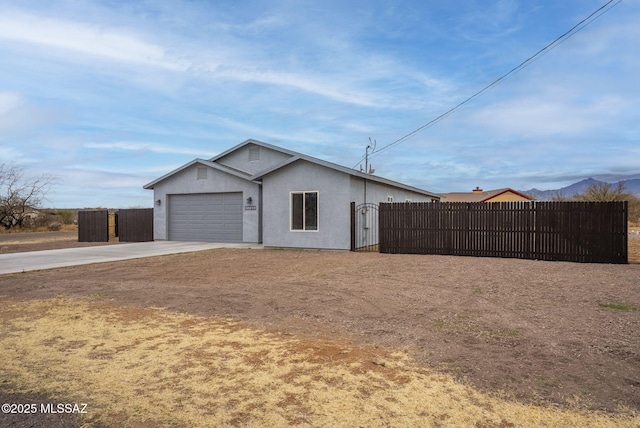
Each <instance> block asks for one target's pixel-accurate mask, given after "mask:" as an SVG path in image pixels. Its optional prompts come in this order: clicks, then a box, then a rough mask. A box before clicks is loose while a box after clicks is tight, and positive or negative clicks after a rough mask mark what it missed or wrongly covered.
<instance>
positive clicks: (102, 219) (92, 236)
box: [78, 210, 109, 242]
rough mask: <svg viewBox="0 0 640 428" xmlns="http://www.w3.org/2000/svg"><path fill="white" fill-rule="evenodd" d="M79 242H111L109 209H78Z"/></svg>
mask: <svg viewBox="0 0 640 428" xmlns="http://www.w3.org/2000/svg"><path fill="white" fill-rule="evenodd" d="M78 242H109V211H108V210H92V211H78Z"/></svg>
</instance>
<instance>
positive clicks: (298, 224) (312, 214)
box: [291, 192, 318, 231]
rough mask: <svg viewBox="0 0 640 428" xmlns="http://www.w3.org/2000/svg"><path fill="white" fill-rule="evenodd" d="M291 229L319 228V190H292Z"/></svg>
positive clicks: (312, 229) (306, 229) (315, 229)
mask: <svg viewBox="0 0 640 428" xmlns="http://www.w3.org/2000/svg"><path fill="white" fill-rule="evenodd" d="M291 230H303V231H317V230H318V192H291Z"/></svg>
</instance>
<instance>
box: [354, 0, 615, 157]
mask: <svg viewBox="0 0 640 428" xmlns="http://www.w3.org/2000/svg"><path fill="white" fill-rule="evenodd" d="M621 2H622V0H617V1H616V0H609V1H608V2H607V3H605V4H604V5H602V6H600V7H599V8H598V9H596V10H595V11H594V12H593V13H591V14H590V15H589V16H587V17H586V18H584V19H583V20H582V21H580V22H578V23H577V24H576V25H574V26H573V27H571V28H570V29H569V30H568V31H566V32H565V33H564V34H562V35H560V36H558V37H556V39H555V40H553V41H552V42H550V43H548V44H547V45H546V46H545V47H543V48H542V49H540V50H539V51H537V52H536V53H535V54H533V55H531V56H530V57H529V58H527V59H525V60H524V61H522V62H521V63H520V64H518V65H517V66H516V67H514V68H512V69H511V70H510V71H509V72H507V73H505V74H503V75H502V76H500V77H499V78H497V79H496V80H494V81H493V82H491V83H489V84H488V85H486V86H485V87H483V88H482V89H480V90H479V91H478V92H476V93H475V94H473V95H471V96H470V97H468V98H466V99H465V100H464V101H462V102H460V103H458V104H457V105H456V106H454V107H452V108H450V109H449V110H447V111H446V112H444V113H442V114H441V115H439V116H437V117H436V118H434V119H432V120H430V121H429V122H427V123H426V124H424V125H422V126H420V127H419V128H416V129H415V130H413V131H411V132H409V133H408V134H406V135H404V136H402V137H400V138H398V139H397V140H395V141H393V142H391V143H389V144H387V145H386V146H383V147H381V148H379V149H377V150H375V151H373V152H371V154H370V156H374V155H376V154H377V153H380V152H382V151H383V150H386V149H388V148H390V147H393V146H395V145H398V144H400V143H402V142H403V141H405V140H407V139H408V138H410V137H412V136H414V135H415V134H417V133H418V132H420V131H422V130H424V129H426V128H429V127H431V126H432V125H434V124H436V123H437V122H439V121H441V120H442V119H444V118H446V117H447V116H449V115H450V114H452V113H453V112H455V111H456V110H458V109H459V108H460V107H462V106H463V105H465V104H467V103H469V102H470V101H472V100H474V99H475V98H477V97H479V96H480V95H482V94H483V93H484V92H486V91H488V90H489V89H491V88H492V87H494V86H496V85H497V84H499V83H500V82H502V81H503V80H504V79H506V78H507V77H509V76H510V75H511V74H514V73H516V72H518V71H520V70H522V69H523V68H525V67H527V66H529V65H531V64H532V63H533V62H535V61H536V60H538V59H539V57H541V56H542V55H544V54H546V53H548V52H549V51H551V50H552V49H554V48H556V47H557V46H559V45H560V44H562V43H564V42H565V41H567V40H568V39H569V38H571V37H572V36H573V35H575V34H576V33H577V32H578V31H580V30H582V29H583V28H585V27H586V26H588V25H589V24H591V23H592V22H594V21H595V20H596V19H598V18H599V17H600V16H602V15H604V14H605V13H607V12H608V11H610V10H611V9H613V8H614V7H615V6H617V5H618V4H620V3H621ZM612 3H613V4H612ZM592 18H593V19H592ZM364 159H365V156H363V157H362V159H360V160H359V161H358V163H357V164H356V165H355V166H354V168H355V167H356V166H357V165H358V164H360V163H361V162H362V160H364Z"/></svg>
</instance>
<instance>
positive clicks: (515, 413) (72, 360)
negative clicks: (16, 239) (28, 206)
mask: <svg viewBox="0 0 640 428" xmlns="http://www.w3.org/2000/svg"><path fill="white" fill-rule="evenodd" d="M3 303H4V304H3V305H2V308H1V309H0V320H1V321H2V323H1V325H2V327H1V328H0V354H1V355H2V356H3V362H4V364H2V366H0V384H3V385H4V387H3V388H4V389H5V390H6V389H7V388H9V386H8V385H10V387H11V388H12V390H13V391H15V392H36V393H42V394H46V395H48V396H50V397H54V398H59V399H61V398H64V399H67V400H76V401H78V402H86V403H88V411H89V414H88V415H87V417H86V422H88V423H89V424H91V423H94V422H102V423H106V424H108V425H110V426H135V425H138V424H150V425H153V426H192V427H200V426H201V427H208V426H274V427H277V426H292V425H312V426H387V425H389V424H392V425H394V426H491V427H495V426H503V427H511V426H528V427H535V426H576V427H577V426H580V427H588V426H593V427H596V426H597V427H607V426H611V427H614V426H615V427H625V426H628V427H636V426H638V424H639V423H640V418H639V417H633V416H631V417H619V418H612V417H609V416H607V415H603V414H596V413H587V412H582V411H578V410H570V411H560V410H558V409H550V408H543V407H535V406H525V405H522V404H519V403H516V402H512V401H508V400H502V399H497V398H495V397H489V396H487V395H483V394H480V393H478V392H476V391H474V390H473V389H471V388H469V387H467V386H464V385H461V384H458V383H455V382H454V381H453V380H452V378H451V377H449V376H446V375H442V374H438V373H434V372H431V371H428V370H425V369H422V368H418V367H416V366H414V365H413V364H412V362H411V360H410V359H409V358H408V357H407V356H406V355H405V353H403V352H401V351H393V350H385V349H381V348H373V347H370V348H369V347H361V346H356V345H354V344H353V343H349V342H346V341H336V340H329V339H316V338H308V337H307V338H305V337H296V336H287V335H282V334H275V333H268V332H265V331H260V330H257V329H254V328H249V327H247V326H246V325H243V324H240V323H237V322H234V321H233V320H228V319H227V320H224V319H214V318H199V317H193V316H187V315H181V314H175V313H167V312H165V311H163V310H161V309H157V308H147V309H135V308H123V307H120V306H115V305H112V304H108V303H105V302H96V301H92V300H89V299H85V300H77V299H75V300H73V299H66V298H57V299H51V300H44V301H31V302H15V301H5V302H3Z"/></svg>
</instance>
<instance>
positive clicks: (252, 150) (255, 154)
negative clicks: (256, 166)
mask: <svg viewBox="0 0 640 428" xmlns="http://www.w3.org/2000/svg"><path fill="white" fill-rule="evenodd" d="M259 160H260V147H249V162H253V161H259Z"/></svg>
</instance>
